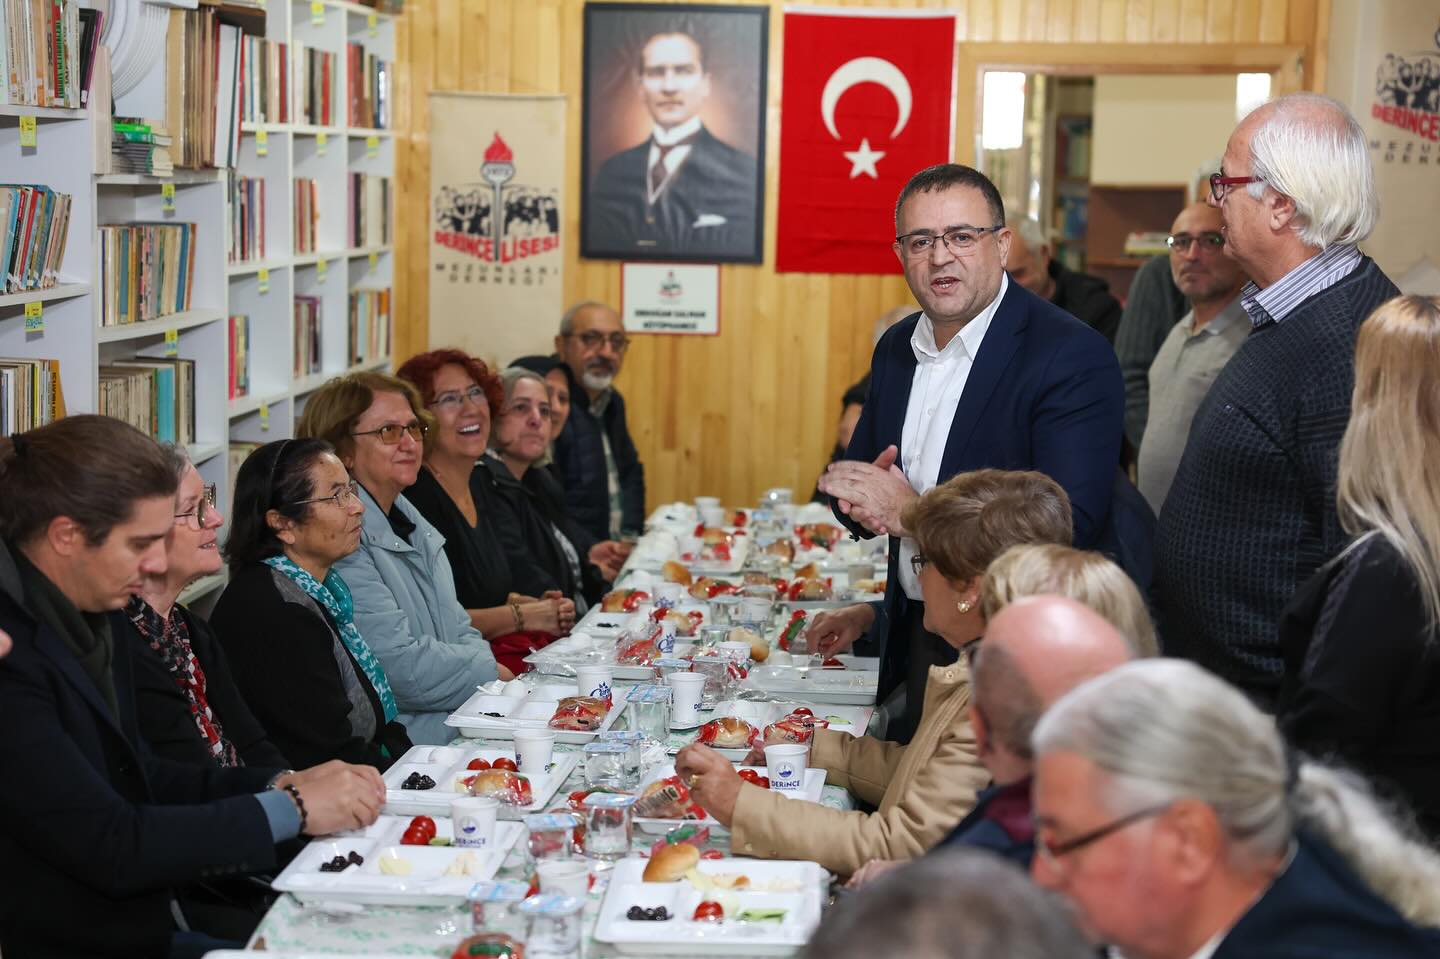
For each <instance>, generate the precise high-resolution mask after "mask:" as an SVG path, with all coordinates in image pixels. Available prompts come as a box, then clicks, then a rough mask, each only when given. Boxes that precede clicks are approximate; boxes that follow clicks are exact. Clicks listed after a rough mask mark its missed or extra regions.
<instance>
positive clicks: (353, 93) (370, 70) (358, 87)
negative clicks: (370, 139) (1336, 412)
mask: <svg viewBox="0 0 1440 959" xmlns="http://www.w3.org/2000/svg"><path fill="white" fill-rule="evenodd" d="M345 65H346V76H347V77H348V79H349V81H350V125H351V126H352V127H373V128H375V129H386V128H388V127H389V126H390V84H391V77H392V76H393V74H392V73H391V66H390V63H389V62H388V61H386V60H381V59H380V58H379V57H377V56H375V55H374V54H372V53H367V52H366V51H365V48H364V47H363V46H362V45H360V44H358V43H352V44H350V45H349V46H348V47H347V48H346V51H345Z"/></svg>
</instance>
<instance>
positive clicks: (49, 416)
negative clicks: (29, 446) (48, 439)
mask: <svg viewBox="0 0 1440 959" xmlns="http://www.w3.org/2000/svg"><path fill="white" fill-rule="evenodd" d="M64 415H65V395H64V393H63V392H62V391H61V389H60V361H59V360H31V359H14V358H7V357H3V356H0V436H14V435H15V434H16V433H24V432H25V431H26V430H33V429H35V428H36V427H37V426H44V425H45V424H46V423H53V422H54V421H55V420H58V419H60V417H62V416H64Z"/></svg>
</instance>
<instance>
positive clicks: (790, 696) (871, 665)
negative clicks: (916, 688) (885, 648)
mask: <svg viewBox="0 0 1440 959" xmlns="http://www.w3.org/2000/svg"><path fill="white" fill-rule="evenodd" d="M836 659H839V660H840V661H841V662H842V663H844V664H845V665H846V668H845V669H811V668H810V667H809V666H808V665H806V666H770V665H762V666H756V667H755V668H754V669H752V670H750V675H749V676H748V677H747V678H746V679H745V680H743V683H742V684H743V685H745V686H748V687H750V688H752V689H758V690H760V691H761V692H764V693H766V694H767V695H770V696H775V697H780V698H783V699H786V700H794V701H796V702H801V703H823V704H827V705H828V704H835V705H839V706H873V705H874V704H875V693H876V690H877V689H878V687H879V684H880V660H879V659H878V658H875V657H872V656H850V655H843V656H837V657H836ZM807 662H808V660H807Z"/></svg>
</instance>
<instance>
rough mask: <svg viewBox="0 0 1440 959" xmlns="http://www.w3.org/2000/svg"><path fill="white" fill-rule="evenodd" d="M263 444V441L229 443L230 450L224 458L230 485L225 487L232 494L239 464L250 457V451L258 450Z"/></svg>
mask: <svg viewBox="0 0 1440 959" xmlns="http://www.w3.org/2000/svg"><path fill="white" fill-rule="evenodd" d="M263 445H265V444H263V443H231V444H230V452H229V455H228V456H227V457H226V459H227V462H226V466H227V467H228V469H229V473H230V485H229V486H228V487H227V489H229V490H230V491H231V493H232V495H233V493H234V491H235V474H236V473H239V472H240V466H241V464H243V463H244V462H245V461H246V460H247V459H249V458H250V454H251V453H253V452H255V451H256V450H258V449H259V448H260V447H261V446H263Z"/></svg>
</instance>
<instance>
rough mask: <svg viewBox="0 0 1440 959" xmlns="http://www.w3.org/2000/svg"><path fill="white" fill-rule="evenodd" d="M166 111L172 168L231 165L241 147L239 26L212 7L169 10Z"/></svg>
mask: <svg viewBox="0 0 1440 959" xmlns="http://www.w3.org/2000/svg"><path fill="white" fill-rule="evenodd" d="M165 63H166V67H165V69H166V76H165V107H166V114H167V117H166V119H167V120H168V123H169V127H170V133H171V135H172V136H173V137H174V138H175V157H174V159H175V165H176V166H181V167H188V168H197V167H214V166H234V165H235V161H236V159H237V158H238V156H239V149H240V87H241V82H242V77H243V61H242V58H241V45H240V28H239V27H235V26H230V25H228V24H223V23H221V22H220V20H219V19H218V17H217V14H216V12H215V10H214V9H213V8H202V9H199V10H171V11H170V27H169V30H168V32H167V33H166V36H165Z"/></svg>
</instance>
